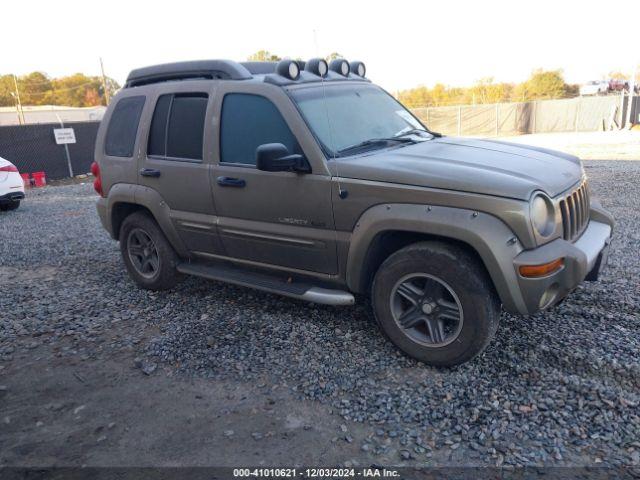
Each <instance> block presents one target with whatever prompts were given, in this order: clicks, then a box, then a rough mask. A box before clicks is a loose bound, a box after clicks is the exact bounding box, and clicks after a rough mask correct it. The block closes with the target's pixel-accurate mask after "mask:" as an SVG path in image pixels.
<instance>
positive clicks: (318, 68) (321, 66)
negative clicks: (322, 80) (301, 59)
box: [304, 58, 329, 77]
mask: <svg viewBox="0 0 640 480" xmlns="http://www.w3.org/2000/svg"><path fill="white" fill-rule="evenodd" d="M304 69H305V70H306V71H307V72H311V73H313V74H314V75H317V76H319V77H324V76H326V75H327V72H328V71H329V65H327V62H326V60H325V59H324V58H312V59H311V60H309V61H308V62H307V63H306V64H305V66H304Z"/></svg>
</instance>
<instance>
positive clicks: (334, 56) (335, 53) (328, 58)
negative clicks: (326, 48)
mask: <svg viewBox="0 0 640 480" xmlns="http://www.w3.org/2000/svg"><path fill="white" fill-rule="evenodd" d="M336 58H344V57H343V56H342V55H340V54H339V53H338V52H333V53H330V54H329V55H327V56H326V57H324V59H325V60H326V61H327V62H330V61H331V60H335V59H336Z"/></svg>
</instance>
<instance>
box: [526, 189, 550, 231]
mask: <svg viewBox="0 0 640 480" xmlns="http://www.w3.org/2000/svg"><path fill="white" fill-rule="evenodd" d="M531 223H532V224H533V228H535V229H536V232H538V234H540V235H542V236H543V237H548V236H549V235H551V234H552V233H553V231H554V230H555V211H554V209H553V204H552V203H551V200H549V197H547V196H546V195H544V194H542V193H538V194H536V195H535V196H534V197H533V199H532V200H531Z"/></svg>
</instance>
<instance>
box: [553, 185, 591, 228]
mask: <svg viewBox="0 0 640 480" xmlns="http://www.w3.org/2000/svg"><path fill="white" fill-rule="evenodd" d="M589 205H590V202H589V189H588V188H587V182H583V183H582V184H581V185H580V186H579V187H578V188H577V189H575V190H574V191H573V192H571V193H570V194H569V195H567V196H566V197H565V198H563V199H562V200H560V211H561V212H562V236H563V237H564V239H565V240H569V241H573V240H575V239H576V238H578V237H579V236H580V235H581V234H582V232H583V231H584V229H585V228H586V227H587V224H588V223H589Z"/></svg>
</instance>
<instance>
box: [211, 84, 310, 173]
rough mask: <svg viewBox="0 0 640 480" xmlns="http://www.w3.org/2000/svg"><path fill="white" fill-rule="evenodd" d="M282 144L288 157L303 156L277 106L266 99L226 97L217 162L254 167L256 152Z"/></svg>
mask: <svg viewBox="0 0 640 480" xmlns="http://www.w3.org/2000/svg"><path fill="white" fill-rule="evenodd" d="M265 143H282V144H283V145H284V146H285V147H287V148H288V149H289V151H290V152H291V153H302V150H301V148H300V146H299V145H298V142H297V141H296V137H294V135H293V133H291V130H289V127H288V126H287V123H286V122H285V121H284V118H282V115H281V114H280V112H279V111H278V109H277V108H276V106H275V105H274V104H273V103H272V102H271V101H269V100H267V99H266V98H265V97H262V96H260V95H251V94H245V93H229V94H227V95H225V97H224V101H223V103H222V115H221V127H220V161H221V162H223V163H242V164H247V165H255V164H256V149H257V148H258V147H259V146H260V145H263V144H265Z"/></svg>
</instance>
